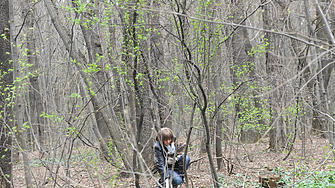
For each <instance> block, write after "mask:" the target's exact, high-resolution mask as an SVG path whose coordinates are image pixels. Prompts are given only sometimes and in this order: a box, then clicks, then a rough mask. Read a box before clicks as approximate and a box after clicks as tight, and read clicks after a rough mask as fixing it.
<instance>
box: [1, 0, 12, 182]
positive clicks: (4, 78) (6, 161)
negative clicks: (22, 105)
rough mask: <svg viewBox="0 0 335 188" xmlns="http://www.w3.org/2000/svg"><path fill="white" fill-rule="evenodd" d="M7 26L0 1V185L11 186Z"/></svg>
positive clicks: (6, 4)
mask: <svg viewBox="0 0 335 188" xmlns="http://www.w3.org/2000/svg"><path fill="white" fill-rule="evenodd" d="M10 29H11V28H10V26H9V1H7V0H3V1H0V33H1V39H0V76H1V77H0V81H1V83H0V111H1V114H0V153H1V156H2V157H1V160H0V186H2V187H6V188H7V187H11V186H12V164H11V151H12V150H11V147H12V136H11V135H10V134H9V132H12V131H11V128H12V127H13V121H12V118H13V115H14V114H13V110H12V105H11V104H9V102H10V101H11V100H12V98H11V97H12V95H11V94H10V91H11V89H10V88H11V87H12V86H13V71H11V70H12V69H13V63H10V62H11V55H10V54H11V45H10V40H11V39H10V37H11V36H10ZM13 29H14V28H13Z"/></svg>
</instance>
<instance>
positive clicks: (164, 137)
mask: <svg viewBox="0 0 335 188" xmlns="http://www.w3.org/2000/svg"><path fill="white" fill-rule="evenodd" d="M156 141H157V142H156V144H155V163H156V165H157V168H158V172H159V174H160V179H159V182H158V183H159V184H161V185H164V181H165V179H166V178H168V177H170V176H171V172H172V167H174V168H173V179H172V186H173V187H177V186H178V185H180V184H182V183H183V180H184V176H183V174H184V167H183V158H184V155H178V156H176V154H175V152H176V147H175V141H176V136H175V135H174V134H173V132H172V130H171V129H169V128H167V127H164V128H162V129H161V130H160V131H159V132H158V134H157V137H156ZM189 163H190V158H189V157H188V156H187V155H186V165H185V167H186V170H187V168H188V166H189ZM158 187H161V186H158Z"/></svg>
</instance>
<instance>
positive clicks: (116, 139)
mask: <svg viewBox="0 0 335 188" xmlns="http://www.w3.org/2000/svg"><path fill="white" fill-rule="evenodd" d="M44 2H45V5H46V7H47V10H48V13H49V15H50V17H51V20H52V23H53V24H54V27H55V28H56V30H57V32H58V34H59V35H60V37H61V39H62V40H63V43H64V45H65V47H66V49H67V50H68V51H71V53H70V55H71V57H72V59H73V60H75V61H76V63H74V64H75V66H76V67H77V69H78V71H79V74H80V76H81V77H82V79H83V80H84V82H85V84H86V86H87V87H88V88H91V91H93V92H97V93H94V94H93V93H92V92H91V91H89V92H88V93H89V94H90V97H91V98H92V101H96V106H99V109H100V110H101V112H102V114H103V119H104V121H105V122H106V123H107V126H108V131H109V133H110V134H111V138H112V142H113V144H114V145H115V147H116V148H117V150H118V151H119V153H120V154H121V158H122V161H123V164H124V165H125V168H126V169H130V165H129V162H130V160H129V155H127V145H126V143H125V142H124V141H122V140H123V139H122V134H121V132H120V129H119V127H118V125H117V124H116V123H115V121H114V118H113V117H112V114H111V110H109V106H108V105H107V106H105V105H104V104H103V102H104V100H103V96H102V95H103V94H102V93H101V92H98V91H99V89H100V87H99V84H98V83H97V81H96V80H95V79H92V78H91V77H89V76H88V75H86V74H85V73H84V72H83V68H82V66H85V65H87V62H86V59H85V57H84V55H83V54H81V53H80V52H77V51H76V50H75V49H73V48H71V46H70V45H71V39H70V37H69V36H70V35H69V34H68V33H67V32H66V31H65V29H64V28H63V27H62V26H61V25H60V21H59V18H58V17H57V13H56V10H55V8H54V5H53V3H52V2H51V0H44ZM84 69H85V68H84ZM114 162H116V161H114Z"/></svg>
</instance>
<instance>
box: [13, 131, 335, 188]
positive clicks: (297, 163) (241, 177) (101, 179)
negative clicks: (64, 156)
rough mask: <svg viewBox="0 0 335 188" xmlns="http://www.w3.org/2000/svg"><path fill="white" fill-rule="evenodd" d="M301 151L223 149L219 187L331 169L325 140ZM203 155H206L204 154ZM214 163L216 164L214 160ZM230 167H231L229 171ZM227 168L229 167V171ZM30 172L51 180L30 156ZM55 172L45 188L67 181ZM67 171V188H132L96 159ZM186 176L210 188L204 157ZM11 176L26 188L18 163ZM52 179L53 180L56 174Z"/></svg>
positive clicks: (263, 146) (195, 153) (38, 180)
mask: <svg viewBox="0 0 335 188" xmlns="http://www.w3.org/2000/svg"><path fill="white" fill-rule="evenodd" d="M191 148H196V147H191ZM302 152H303V150H302V141H301V140H300V139H298V137H297V140H296V141H295V143H294V147H293V149H292V152H291V153H290V155H289V157H288V158H287V159H286V160H285V161H284V160H283V159H284V158H285V156H286V155H287V154H288V150H285V151H284V152H275V151H273V150H268V142H262V143H258V144H245V145H243V146H242V145H238V146H237V145H234V146H227V147H226V148H223V153H224V157H225V160H224V161H225V162H224V165H223V167H222V170H221V171H218V176H219V182H220V184H221V186H222V187H257V186H259V184H258V181H259V174H260V173H261V174H264V173H267V174H275V173H279V174H280V175H281V178H285V179H286V183H287V182H289V183H290V185H293V184H294V185H298V184H299V183H301V182H303V181H304V180H306V179H310V178H311V177H315V176H314V175H315V174H318V173H320V172H322V171H324V172H328V171H332V170H333V169H334V156H333V155H332V154H331V149H330V147H329V141H328V139H325V138H321V137H320V136H312V137H309V138H307V139H306V144H305V150H304V153H305V158H303V157H302ZM188 154H189V156H190V158H191V161H192V160H196V159H199V158H200V153H199V149H193V150H190V151H189V153H188ZM203 156H207V154H206V153H203V154H202V157H203ZM230 159H231V160H230ZM214 162H215V165H216V160H215V161H214ZM228 164H229V165H228ZM231 165H233V169H232V170H231V167H232V166H231ZM227 166H229V171H228V168H227ZM56 169H57V165H54V167H53V173H55V172H56ZM30 170H31V172H33V177H32V180H33V184H34V185H38V186H35V187H42V186H41V185H42V183H43V182H45V179H46V178H45V177H50V174H49V172H48V171H46V170H45V168H44V167H43V165H41V163H40V162H38V160H37V159H34V158H33V157H31V156H30ZM270 171H271V172H270ZM57 172H58V175H59V176H58V177H57V179H56V180H55V179H50V181H49V182H48V183H47V184H46V186H45V187H61V185H63V184H64V181H66V179H64V177H65V176H64V174H65V171H64V168H63V167H59V169H58V171H57ZM69 172H70V175H71V179H68V181H69V183H70V184H72V185H73V186H70V187H135V186H134V179H133V177H128V178H123V177H121V176H120V175H118V172H117V171H116V169H115V168H114V167H111V166H110V165H108V164H107V163H106V162H99V160H97V159H92V160H91V161H88V160H84V161H83V160H72V162H71V168H70V170H69ZM187 173H188V176H189V180H190V181H189V185H190V187H196V188H200V187H212V184H213V183H212V178H211V173H210V167H209V162H208V159H207V157H205V158H203V159H201V160H199V161H198V162H195V163H192V164H191V165H190V168H189V169H188V171H187ZM13 175H14V176H13V179H14V187H26V186H25V180H24V171H23V165H22V164H21V163H18V164H15V165H14V167H13ZM52 176H53V178H55V174H52ZM270 176H272V175H270ZM157 178H158V175H157V174H155V175H154V177H150V178H149V179H148V180H149V181H148V183H149V185H150V187H155V185H156V184H155V179H156V180H157ZM320 181H322V180H320ZM141 185H142V186H143V187H146V185H145V181H144V178H143V177H141ZM182 187H186V186H185V185H183V186H182Z"/></svg>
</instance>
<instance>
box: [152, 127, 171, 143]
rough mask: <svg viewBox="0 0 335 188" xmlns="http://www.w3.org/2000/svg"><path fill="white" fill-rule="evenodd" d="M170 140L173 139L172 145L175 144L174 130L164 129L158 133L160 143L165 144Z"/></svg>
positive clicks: (157, 138)
mask: <svg viewBox="0 0 335 188" xmlns="http://www.w3.org/2000/svg"><path fill="white" fill-rule="evenodd" d="M169 138H171V143H172V142H174V136H173V132H172V130H171V129H169V128H167V127H164V128H162V129H161V130H160V131H158V133H157V137H156V140H157V141H158V142H161V141H162V142H163V141H164V140H168V139H169Z"/></svg>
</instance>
